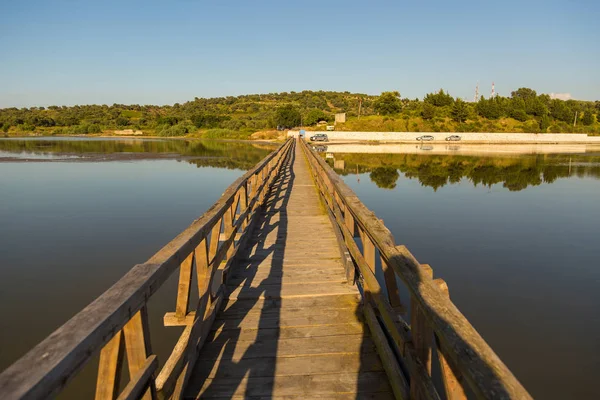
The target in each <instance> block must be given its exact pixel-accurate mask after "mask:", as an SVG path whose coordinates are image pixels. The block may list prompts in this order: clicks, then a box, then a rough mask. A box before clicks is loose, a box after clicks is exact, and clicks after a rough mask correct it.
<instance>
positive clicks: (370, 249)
mask: <svg viewBox="0 0 600 400" xmlns="http://www.w3.org/2000/svg"><path fill="white" fill-rule="evenodd" d="M358 232H359V233H360V239H361V241H362V244H363V257H364V258H365V261H366V262H367V265H368V266H369V268H371V271H373V273H375V245H373V242H372V241H371V238H369V235H367V234H366V233H365V232H364V231H363V230H362V229H361V228H359V230H358Z"/></svg>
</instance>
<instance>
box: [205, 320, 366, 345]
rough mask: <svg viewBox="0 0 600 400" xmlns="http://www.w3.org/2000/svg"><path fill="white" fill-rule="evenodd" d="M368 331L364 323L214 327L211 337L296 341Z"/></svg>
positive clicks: (364, 333)
mask: <svg viewBox="0 0 600 400" xmlns="http://www.w3.org/2000/svg"><path fill="white" fill-rule="evenodd" d="M367 332H368V330H367V329H366V328H365V325H364V324H363V323H359V322H349V323H344V322H340V323H335V322H332V323H330V324H319V325H299V326H288V327H277V328H260V329H259V328H244V329H237V330H236V329H224V327H223V326H215V327H213V332H211V335H210V337H209V339H210V340H213V339H214V338H216V337H223V338H231V339H236V340H240V341H242V340H244V341H252V340H256V338H257V337H259V336H260V337H261V338H263V339H264V340H267V338H272V339H273V340H278V339H296V338H308V337H324V336H340V337H341V336H344V335H359V334H360V335H366V334H367Z"/></svg>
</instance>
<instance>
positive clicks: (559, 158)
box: [335, 153, 600, 191]
mask: <svg viewBox="0 0 600 400" xmlns="http://www.w3.org/2000/svg"><path fill="white" fill-rule="evenodd" d="M335 159H336V160H344V169H336V172H337V173H339V174H340V175H350V174H353V173H355V171H357V170H360V171H361V172H369V177H370V178H371V181H372V182H373V183H375V184H376V185H377V186H378V187H380V188H383V189H393V188H395V187H396V181H397V180H398V178H399V176H400V175H399V173H398V171H400V172H401V173H403V174H404V176H405V177H407V178H409V179H417V180H418V181H419V182H420V183H421V185H423V186H429V187H431V188H433V190H434V191H436V190H437V189H439V188H441V187H443V186H446V185H448V184H455V183H458V182H460V181H461V180H462V179H467V180H468V181H470V182H471V183H473V185H474V186H478V185H483V186H486V187H491V186H492V185H496V184H502V185H503V186H504V187H505V188H507V189H508V190H510V191H519V190H523V189H526V188H527V187H529V186H538V185H541V184H542V183H552V182H554V181H556V180H557V179H559V178H566V177H569V176H578V177H592V178H595V179H600V156H597V155H593V156H590V155H585V154H576V155H569V154H533V155H518V156H504V157H491V156H486V157H478V156H447V155H415V154H365V153H357V154H340V153H336V154H335Z"/></svg>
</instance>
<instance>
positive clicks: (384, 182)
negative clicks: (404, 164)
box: [369, 167, 400, 189]
mask: <svg viewBox="0 0 600 400" xmlns="http://www.w3.org/2000/svg"><path fill="white" fill-rule="evenodd" d="M399 177H400V174H398V170H397V169H396V168H390V167H378V168H375V169H373V171H371V173H370V174H369V178H371V181H373V182H374V183H375V184H376V185H377V187H380V188H382V189H393V188H395V187H396V181H397V180H398V178H399Z"/></svg>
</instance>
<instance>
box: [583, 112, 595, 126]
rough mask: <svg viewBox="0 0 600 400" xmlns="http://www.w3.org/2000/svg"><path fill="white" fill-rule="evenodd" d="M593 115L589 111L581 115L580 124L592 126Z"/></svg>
mask: <svg viewBox="0 0 600 400" xmlns="http://www.w3.org/2000/svg"><path fill="white" fill-rule="evenodd" d="M594 120H595V118H594V114H592V112H591V111H590V110H588V111H586V112H585V114H583V118H582V119H581V122H582V123H583V124H584V125H586V126H589V125H592V124H593V123H594Z"/></svg>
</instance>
